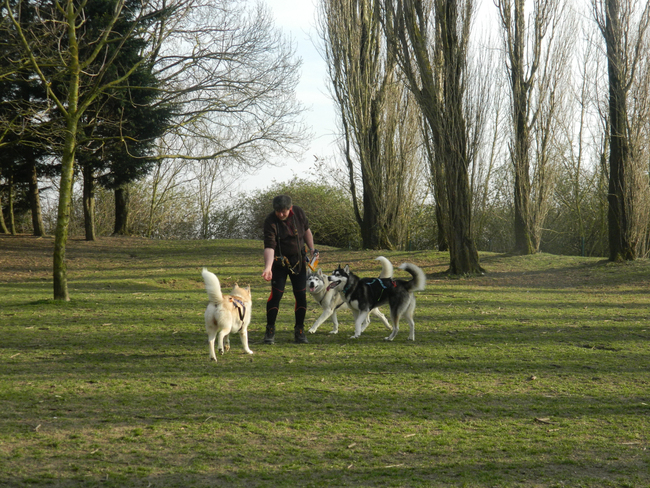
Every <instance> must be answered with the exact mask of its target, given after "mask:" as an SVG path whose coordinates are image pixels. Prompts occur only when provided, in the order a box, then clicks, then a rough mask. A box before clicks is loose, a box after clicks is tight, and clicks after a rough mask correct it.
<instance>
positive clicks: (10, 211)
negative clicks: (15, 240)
mask: <svg viewBox="0 0 650 488" xmlns="http://www.w3.org/2000/svg"><path fill="white" fill-rule="evenodd" d="M7 191H8V192H9V197H8V198H7V215H8V217H9V233H10V234H11V235H12V236H15V235H16V219H15V217H14V177H13V175H11V176H9V185H8V189H7Z"/></svg>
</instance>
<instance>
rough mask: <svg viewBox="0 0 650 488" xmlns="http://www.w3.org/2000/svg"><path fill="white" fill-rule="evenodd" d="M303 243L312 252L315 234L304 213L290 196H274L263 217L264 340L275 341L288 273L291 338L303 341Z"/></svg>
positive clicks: (304, 298) (304, 268)
mask: <svg viewBox="0 0 650 488" xmlns="http://www.w3.org/2000/svg"><path fill="white" fill-rule="evenodd" d="M305 244H306V245H307V246H308V247H309V252H310V254H311V255H312V257H313V255H314V236H313V235H312V233H311V230H310V229H309V221H308V220H307V216H306V215H305V212H304V211H303V210H302V209H301V208H300V207H297V206H295V205H293V204H292V202H291V197H290V196H287V195H279V196H277V197H275V198H274V199H273V212H271V213H270V214H269V215H268V216H267V217H266V219H265V220H264V271H263V272H262V278H264V279H265V280H266V281H270V282H271V296H269V299H268V301H267V302H266V333H265V334H264V343H265V344H273V343H274V342H275V320H276V318H277V316H278V312H279V307H280V300H281V299H282V296H283V295H284V287H285V285H286V282H287V276H288V277H289V279H290V280H291V287H292V288H293V296H294V297H295V299H296V304H295V308H294V313H295V319H296V325H295V327H294V339H295V341H296V343H298V344H306V343H307V337H305V315H306V314H307V266H306V264H305Z"/></svg>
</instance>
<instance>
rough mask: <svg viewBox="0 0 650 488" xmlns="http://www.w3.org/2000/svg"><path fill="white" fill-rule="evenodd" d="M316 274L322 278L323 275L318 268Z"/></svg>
mask: <svg viewBox="0 0 650 488" xmlns="http://www.w3.org/2000/svg"><path fill="white" fill-rule="evenodd" d="M316 274H317V275H318V276H320V277H321V278H322V277H323V270H322V269H320V268H318V271H316Z"/></svg>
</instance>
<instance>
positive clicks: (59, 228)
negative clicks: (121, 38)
mask: <svg viewBox="0 0 650 488" xmlns="http://www.w3.org/2000/svg"><path fill="white" fill-rule="evenodd" d="M74 102H75V103H74V107H71V108H73V109H75V110H76V99H75V100H74ZM76 146H77V120H76V118H75V117H72V116H70V115H68V123H67V131H66V136H65V143H64V147H63V157H62V159H61V184H60V188H59V207H58V212H57V218H56V231H55V234H54V256H53V259H52V269H53V278H54V299H55V300H64V301H69V300H70V295H69V294H68V272H67V266H66V262H65V247H66V244H67V242H68V225H69V223H70V207H71V205H72V186H73V182H74V181H73V178H74V159H75V150H76Z"/></svg>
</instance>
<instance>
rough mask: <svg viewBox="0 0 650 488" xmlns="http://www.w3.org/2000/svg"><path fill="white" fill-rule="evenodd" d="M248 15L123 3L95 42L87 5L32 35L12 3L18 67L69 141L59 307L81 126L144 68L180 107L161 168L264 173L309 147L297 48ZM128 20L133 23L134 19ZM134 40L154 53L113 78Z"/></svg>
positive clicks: (62, 8) (215, 7)
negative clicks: (276, 155) (205, 163)
mask: <svg viewBox="0 0 650 488" xmlns="http://www.w3.org/2000/svg"><path fill="white" fill-rule="evenodd" d="M244 7H245V6H244V4H243V3H242V2H237V1H231V0H220V1H217V2H214V1H213V2H202V1H201V0H171V1H166V0H143V1H141V2H127V1H126V0H118V1H117V2H116V3H115V8H114V10H113V11H112V12H111V13H110V14H109V15H108V17H107V19H106V21H107V22H106V25H105V26H104V28H103V29H102V30H101V31H99V32H96V33H95V34H96V35H94V36H92V35H91V30H90V29H86V22H87V21H88V19H89V15H88V12H86V10H85V8H86V3H85V2H81V3H79V2H75V1H73V0H54V1H53V2H52V3H51V4H43V5H39V8H38V11H37V14H38V15H37V18H36V21H35V22H32V23H30V24H29V25H27V26H25V27H24V26H23V25H22V24H21V22H20V11H15V10H14V4H13V3H12V2H11V1H10V0H5V2H4V8H5V11H6V13H7V16H8V18H9V19H10V21H11V23H12V25H13V27H14V29H15V31H16V33H17V38H18V39H19V50H18V52H19V53H20V56H17V57H16V59H15V63H16V64H17V65H20V66H21V67H22V66H24V65H29V67H30V69H31V70H32V71H33V72H34V73H35V76H36V77H37V79H38V80H40V82H41V84H42V86H43V87H44V89H46V90H47V97H48V100H50V101H51V103H52V106H53V107H54V108H55V110H56V111H57V113H58V115H59V116H60V117H61V120H62V121H63V123H62V125H63V126H64V127H63V128H62V130H61V132H58V133H50V134H46V135H45V137H44V139H45V140H46V143H48V144H56V143H58V142H59V141H57V137H60V140H61V141H62V142H61V148H62V149H61V179H60V184H59V203H58V214H57V224H56V230H55V245H54V256H53V276H54V279H53V281H54V298H55V299H57V300H68V299H69V295H68V287H67V270H66V261H65V247H66V243H67V239H68V225H69V222H70V206H71V199H72V186H73V175H74V164H75V154H76V151H77V148H78V146H79V136H80V133H81V129H82V127H81V124H80V121H81V120H82V117H83V116H84V114H85V113H86V111H87V110H88V109H89V107H91V106H92V104H93V103H94V102H95V101H96V100H97V99H98V98H99V97H101V96H102V95H103V94H106V93H110V92H111V90H115V89H119V88H120V87H125V86H128V85H129V77H130V76H131V75H132V74H133V73H134V72H135V71H136V70H137V69H139V68H140V67H142V66H143V65H147V64H148V65H149V66H152V69H154V70H155V73H156V76H157V79H158V80H159V81H160V82H161V83H162V84H163V86H164V87H165V88H164V89H162V90H160V92H159V103H160V104H170V105H175V106H178V107H181V108H180V109H179V110H178V112H177V114H176V115H177V118H176V124H175V125H174V128H173V129H174V131H173V134H174V135H175V136H176V137H174V138H170V139H167V140H165V142H166V143H167V145H166V146H165V150H164V151H163V152H161V154H160V155H159V157H160V158H178V159H183V158H184V159H192V160H198V159H202V160H215V158H217V157H219V156H222V155H225V154H227V155H228V156H229V160H237V161H239V162H240V163H241V164H246V165H248V166H249V167H252V168H257V167H259V166H261V165H262V164H264V163H265V162H266V161H267V158H268V156H269V155H270V154H271V153H272V152H280V153H285V154H286V153H289V152H292V151H296V150H297V149H296V144H297V143H299V142H301V141H303V140H304V133H305V131H304V130H302V125H301V124H300V123H299V120H298V116H299V114H300V112H301V110H302V107H301V106H300V105H299V104H298V103H296V101H295V99H294V98H293V91H294V88H295V85H296V83H297V67H298V66H299V62H298V61H296V60H295V59H294V58H293V50H292V46H291V45H290V43H288V42H287V41H285V40H284V39H283V38H282V37H281V36H280V35H279V34H278V33H277V32H275V31H274V30H273V28H272V22H271V21H270V18H269V14H268V11H267V10H266V9H264V8H263V7H262V6H259V5H258V6H257V7H256V8H255V9H254V10H253V11H252V12H251V11H250V10H249V9H246V8H244ZM127 10H129V12H130V15H129V16H126V17H125V16H124V13H125V12H126V11H127ZM124 18H128V19H129V21H130V23H129V27H128V28H127V29H126V30H125V29H123V28H120V29H119V32H117V31H116V30H115V28H114V27H115V25H116V22H118V20H122V19H124ZM144 19H147V21H146V22H144ZM133 37H136V38H138V39H139V40H140V41H141V43H142V46H146V50H145V51H144V52H143V53H142V54H141V56H140V57H139V59H138V60H137V61H136V62H134V63H133V65H131V66H125V67H124V66H123V67H122V68H123V70H122V71H120V74H119V75H118V76H114V75H113V76H110V77H109V76H108V74H107V73H109V71H111V69H112V68H113V63H114V61H115V59H116V55H117V53H118V52H120V46H121V45H123V44H124V43H125V42H126V41H127V39H130V38H133ZM51 67H57V68H58V69H51ZM191 138H200V139H203V140H204V141H209V142H210V144H203V145H202V146H201V147H204V148H207V152H206V153H203V154H197V153H193V152H190V151H189V149H191V148H193V147H196V146H195V145H188V144H186V142H187V141H188V140H189V139H191ZM120 141H121V142H122V143H124V144H125V147H126V151H127V152H128V151H129V146H130V144H131V143H134V142H135V143H137V141H132V140H130V134H129V133H128V132H127V131H126V129H125V130H123V131H122V132H121V134H120ZM131 154H137V153H136V152H134V151H132V152H131ZM219 160H221V159H219ZM116 197H117V196H116ZM116 200H117V198H116ZM116 217H117V216H116ZM117 224H118V223H117V222H116V225H117Z"/></svg>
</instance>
